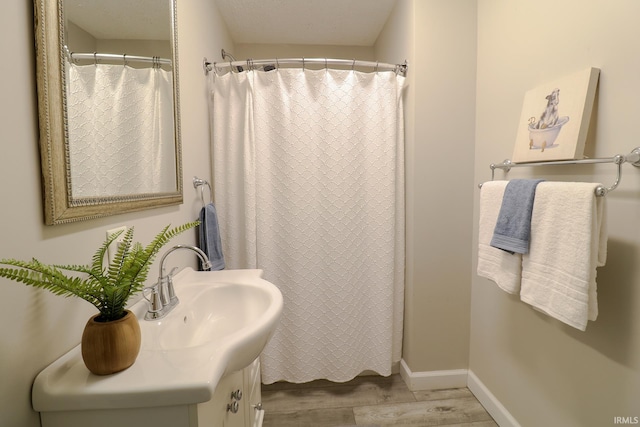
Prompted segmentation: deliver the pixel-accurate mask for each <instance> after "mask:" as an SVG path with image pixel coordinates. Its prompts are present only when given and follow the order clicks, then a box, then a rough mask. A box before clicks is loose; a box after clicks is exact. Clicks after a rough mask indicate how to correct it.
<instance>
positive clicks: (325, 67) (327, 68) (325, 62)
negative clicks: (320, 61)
mask: <svg viewBox="0 0 640 427" xmlns="http://www.w3.org/2000/svg"><path fill="white" fill-rule="evenodd" d="M324 69H325V70H326V71H329V64H328V63H327V58H324Z"/></svg>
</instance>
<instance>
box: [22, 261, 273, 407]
mask: <svg viewBox="0 0 640 427" xmlns="http://www.w3.org/2000/svg"><path fill="white" fill-rule="evenodd" d="M261 276H262V271H261V270H223V271H213V272H202V271H194V270H193V269H191V268H186V269H184V270H182V271H181V272H180V273H178V274H177V275H176V276H175V277H174V281H173V282H174V286H175V290H176V295H177V296H178V298H179V299H180V303H179V304H178V305H177V306H176V307H175V308H174V309H173V310H172V311H171V312H170V313H169V314H167V315H166V316H165V317H163V318H162V319H158V320H152V321H147V320H144V314H145V312H146V311H147V303H146V301H145V300H144V299H141V300H140V301H138V302H137V303H136V304H134V305H133V306H132V307H131V308H130V309H131V311H133V312H134V313H135V314H136V316H137V317H138V320H139V322H140V329H141V332H142V345H141V350H140V354H139V355H138V358H137V359H136V362H135V363H134V365H133V366H131V367H130V368H128V369H126V370H125V371H122V372H119V373H117V374H113V375H108V376H96V375H93V374H92V373H90V372H89V370H87V368H86V367H85V366H84V363H83V361H82V357H81V355H80V346H78V347H76V348H74V349H73V350H71V351H70V352H69V353H67V354H66V355H64V356H63V357H61V358H60V359H58V360H57V361H55V362H54V363H53V364H51V365H50V366H49V367H47V368H46V369H45V370H43V371H42V372H41V373H40V374H39V375H38V376H37V378H36V380H35V382H34V386H33V391H32V400H33V407H34V409H35V410H36V411H39V412H47V411H76V410H90V409H114V408H141V407H148V406H162V405H178V404H194V403H200V402H206V401H208V400H210V399H211V396H212V395H213V392H214V391H215V387H216V385H217V384H218V381H219V380H220V378H222V376H224V374H225V373H230V372H234V371H237V370H239V369H242V368H244V367H246V366H248V365H249V364H251V363H252V362H253V361H254V360H255V359H256V358H257V357H258V356H259V355H260V352H262V349H263V348H264V346H265V345H266V344H267V342H268V341H269V339H270V338H271V336H272V335H273V333H274V332H275V329H276V327H277V324H278V320H279V318H280V315H281V313H282V294H281V293H280V291H279V290H278V288H277V287H276V286H274V285H273V284H271V283H269V282H267V281H266V280H263V279H262V278H261Z"/></svg>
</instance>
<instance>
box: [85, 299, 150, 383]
mask: <svg viewBox="0 0 640 427" xmlns="http://www.w3.org/2000/svg"><path fill="white" fill-rule="evenodd" d="M98 316H99V315H98V314H96V315H95V316H93V317H91V319H89V321H88V322H87V325H86V326H85V328H84V332H83V333H82V343H81V350H82V360H84V364H85V365H86V366H87V368H88V369H89V370H90V371H91V372H93V373H94V374H96V375H109V374H114V373H116V372H120V371H123V370H125V369H127V368H128V367H129V366H131V365H133V362H135V361H136V358H137V357H138V353H139V352H140V342H141V335H140V325H139V324H138V319H137V318H136V316H135V315H134V314H133V313H132V312H130V311H129V310H127V314H126V315H125V316H124V317H123V318H122V319H119V320H114V321H111V322H97V321H96V320H95V318H96V317H98Z"/></svg>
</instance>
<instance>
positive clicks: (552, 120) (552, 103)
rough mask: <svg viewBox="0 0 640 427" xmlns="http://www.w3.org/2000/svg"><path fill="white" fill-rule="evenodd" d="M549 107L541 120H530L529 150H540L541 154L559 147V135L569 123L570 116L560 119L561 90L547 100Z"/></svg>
mask: <svg viewBox="0 0 640 427" xmlns="http://www.w3.org/2000/svg"><path fill="white" fill-rule="evenodd" d="M545 99H546V100H547V106H546V107H545V109H544V111H543V112H542V114H541V115H540V119H539V120H536V118H535V117H531V118H529V126H528V129H529V149H530V150H533V149H539V150H540V152H541V153H544V150H545V149H547V148H553V147H557V144H555V142H556V139H557V138H558V134H559V133H560V130H561V129H562V126H564V125H565V124H566V123H567V122H568V121H569V116H562V117H560V116H559V114H558V104H559V103H560V89H558V88H556V89H554V90H553V91H552V92H551V93H550V94H549V95H547V96H546V98H545Z"/></svg>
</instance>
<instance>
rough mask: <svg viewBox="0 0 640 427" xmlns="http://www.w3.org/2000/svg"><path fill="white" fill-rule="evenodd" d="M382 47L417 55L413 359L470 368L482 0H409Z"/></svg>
mask: <svg viewBox="0 0 640 427" xmlns="http://www.w3.org/2000/svg"><path fill="white" fill-rule="evenodd" d="M376 56H377V58H376V59H379V60H381V61H388V62H403V61H404V60H405V59H407V60H408V62H409V74H408V78H407V92H406V99H405V116H406V117H405V119H406V120H405V123H406V174H407V182H406V191H407V198H406V199H407V213H406V220H407V221H406V228H407V253H406V257H407V261H406V297H405V333H404V349H403V359H404V360H405V362H406V363H407V365H408V366H409V368H410V369H411V371H413V372H424V371H439V370H451V369H464V368H466V367H467V364H468V351H469V302H470V289H469V274H470V272H471V261H470V258H469V254H470V250H471V249H470V243H471V238H472V235H471V231H472V225H471V224H472V211H473V210H472V208H473V204H472V200H473V192H474V188H473V186H472V185H471V182H472V179H473V141H474V137H473V127H474V119H475V78H476V77H475V66H476V2H475V1H474V0H462V1H455V2H452V1H447V0H419V1H415V0H400V1H399V2H398V5H397V6H396V8H395V9H394V12H393V14H392V16H391V17H390V19H389V21H388V22H387V25H386V26H385V29H384V31H383V32H382V34H381V35H380V37H379V39H378V41H377V42H376Z"/></svg>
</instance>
